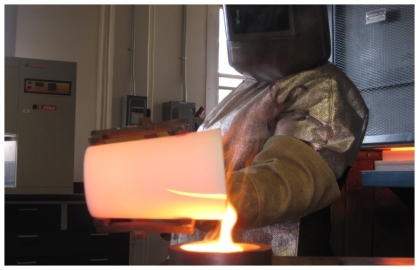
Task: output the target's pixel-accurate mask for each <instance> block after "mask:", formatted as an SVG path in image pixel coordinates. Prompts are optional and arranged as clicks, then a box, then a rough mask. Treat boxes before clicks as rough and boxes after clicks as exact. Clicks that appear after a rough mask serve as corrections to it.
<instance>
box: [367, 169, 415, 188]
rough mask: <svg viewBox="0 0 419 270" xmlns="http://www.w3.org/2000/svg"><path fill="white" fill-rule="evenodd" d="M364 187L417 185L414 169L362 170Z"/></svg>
mask: <svg viewBox="0 0 419 270" xmlns="http://www.w3.org/2000/svg"><path fill="white" fill-rule="evenodd" d="M362 186H364V187H409V188H413V187H415V172H414V171H362Z"/></svg>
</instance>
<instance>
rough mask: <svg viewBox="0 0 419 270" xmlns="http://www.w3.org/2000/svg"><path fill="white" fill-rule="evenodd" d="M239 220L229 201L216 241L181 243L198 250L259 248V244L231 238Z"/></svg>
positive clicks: (183, 247) (230, 250) (232, 250)
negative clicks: (240, 241)
mask: <svg viewBox="0 0 419 270" xmlns="http://www.w3.org/2000/svg"><path fill="white" fill-rule="evenodd" d="M236 220H237V213H236V211H235V210H234V207H233V206H232V205H231V204H230V203H228V204H227V211H226V214H225V216H224V219H223V220H222V222H221V231H220V237H219V238H218V240H215V241H202V242H194V243H190V244H184V245H181V248H182V249H184V250H188V251H196V252H222V253H226V252H237V251H243V250H244V249H246V250H254V249H257V248H258V246H257V245H252V244H243V243H234V242H233V240H232V238H231V230H232V229H233V226H234V224H235V223H236Z"/></svg>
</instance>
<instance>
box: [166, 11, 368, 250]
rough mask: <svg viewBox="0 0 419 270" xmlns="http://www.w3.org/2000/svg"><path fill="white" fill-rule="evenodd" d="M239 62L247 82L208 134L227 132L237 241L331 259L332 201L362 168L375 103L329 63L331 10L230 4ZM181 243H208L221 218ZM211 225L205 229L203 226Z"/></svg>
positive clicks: (208, 123) (208, 125) (215, 114)
mask: <svg viewBox="0 0 419 270" xmlns="http://www.w3.org/2000/svg"><path fill="white" fill-rule="evenodd" d="M223 8H224V13H225V22H226V32H227V43H228V44H227V46H228V54H229V62H230V65H231V66H232V67H234V68H235V69H236V70H237V71H238V72H239V73H241V74H243V75H245V76H246V79H245V80H244V81H243V82H242V83H241V84H240V85H239V86H238V87H237V88H236V89H235V90H233V91H232V92H231V93H230V94H229V95H228V96H227V97H225V98H224V99H223V100H222V101H221V102H220V103H219V104H218V106H217V107H216V108H215V109H213V110H212V111H211V112H210V113H209V115H208V116H207V117H206V118H205V120H204V122H203V123H202V125H201V126H200V127H199V129H198V131H203V130H207V129H214V128H220V129H221V133H222V137H223V147H224V158H225V167H226V179H227V192H228V200H229V201H230V202H231V203H232V204H233V206H234V207H235V209H236V211H237V214H238V219H237V222H236V225H235V227H234V230H233V240H234V241H235V242H250V243H252V242H254V243H265V244H269V245H271V247H272V251H273V254H274V255H277V256H329V255H333V251H332V249H331V247H330V205H331V204H332V203H333V202H334V201H335V200H336V199H338V197H339V196H340V189H339V186H338V181H337V179H339V178H342V177H345V172H347V171H348V168H350V166H352V165H353V163H354V162H355V159H356V157H357V153H358V151H359V149H360V147H361V143H362V141H363V138H364V135H365V131H366V128H367V123H368V108H367V107H366V105H365V102H364V100H363V98H362V96H361V94H360V93H359V91H358V89H357V88H356V86H355V85H354V84H353V83H352V81H351V80H350V79H349V78H348V77H347V76H346V75H345V74H344V73H343V72H342V71H341V70H339V69H338V68H337V67H336V66H335V65H333V64H331V63H330V62H328V58H329V56H330V34H329V26H328V15H327V8H326V6H305V5H296V6H280V5H275V6H269V5H263V6H257V5H251V6H241V5H226V6H224V7H223ZM197 224H198V225H197V228H196V229H195V233H194V234H193V235H177V234H174V235H172V237H171V244H183V243H186V242H191V241H198V240H202V239H203V238H204V237H205V235H206V234H207V232H208V228H210V229H211V226H208V225H209V224H211V222H208V223H205V222H198V223H197ZM200 224H201V225H200Z"/></svg>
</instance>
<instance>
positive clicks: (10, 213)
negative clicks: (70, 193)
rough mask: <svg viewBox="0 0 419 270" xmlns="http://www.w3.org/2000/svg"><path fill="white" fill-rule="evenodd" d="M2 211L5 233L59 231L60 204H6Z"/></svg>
mask: <svg viewBox="0 0 419 270" xmlns="http://www.w3.org/2000/svg"><path fill="white" fill-rule="evenodd" d="M4 210H5V217H4V219H5V230H6V232H7V233H9V232H22V233H30V232H35V233H37V232H45V231H58V230H60V229H61V204H6V205H5V208H4Z"/></svg>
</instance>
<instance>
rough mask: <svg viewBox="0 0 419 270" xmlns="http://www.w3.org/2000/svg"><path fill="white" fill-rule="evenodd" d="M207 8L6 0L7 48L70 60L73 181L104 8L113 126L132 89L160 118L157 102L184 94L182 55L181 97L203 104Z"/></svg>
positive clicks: (92, 121)
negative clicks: (10, 1)
mask: <svg viewBox="0 0 419 270" xmlns="http://www.w3.org/2000/svg"><path fill="white" fill-rule="evenodd" d="M207 8H208V6H206V5H188V6H187V8H186V16H184V13H183V6H182V5H155V6H154V5H136V6H135V9H133V6H131V5H115V6H107V7H106V10H107V11H108V13H107V14H104V12H103V10H104V6H100V5H17V6H15V5H6V6H5V13H6V14H5V15H6V16H5V19H6V22H5V26H6V27H5V28H6V29H5V32H6V33H5V45H6V46H5V48H6V50H5V55H6V56H16V57H24V58H36V59H47V60H59V61H70V62H77V90H76V91H77V93H76V129H75V156H74V160H75V168H74V170H75V179H74V181H75V182H82V181H83V158H84V152H85V150H86V148H87V147H88V138H89V136H90V132H91V131H92V130H94V129H96V128H97V126H98V125H97V122H98V117H99V116H98V111H100V110H101V106H102V105H101V104H98V103H99V102H98V99H97V97H98V95H99V94H100V93H99V92H101V89H100V87H98V85H101V84H100V80H101V79H103V78H102V77H103V76H102V77H101V73H100V72H101V69H103V66H102V64H103V62H101V61H100V60H101V55H103V36H101V35H100V33H101V31H103V27H104V20H103V16H107V18H108V20H105V22H106V23H107V24H106V25H105V27H107V29H110V31H108V32H107V33H111V35H108V36H107V37H108V40H107V42H108V43H107V45H109V44H110V45H111V46H110V47H108V51H107V52H108V55H109V59H110V60H111V68H110V69H109V70H110V72H109V73H107V75H108V74H110V76H112V78H111V80H108V82H111V83H112V85H111V87H110V88H111V97H112V98H111V102H110V107H111V112H110V119H109V123H110V124H109V125H108V126H109V127H112V128H113V127H119V126H120V125H121V99H122V97H124V96H126V95H132V94H135V95H140V96H147V98H148V108H149V109H150V111H151V117H152V120H153V121H154V122H160V121H162V103H164V102H168V101H182V100H183V99H184V88H183V86H182V61H183V59H186V85H187V101H189V102H195V103H196V106H197V107H198V108H199V107H200V106H204V105H205V81H206V78H205V76H206V53H205V52H206V31H207V25H206V24H207V20H206V17H207ZM109 12H110V13H109ZM109 14H110V15H109ZM185 17H186V27H184V26H183V19H184V18H185ZM109 18H110V19H109ZM184 28H186V39H183V37H182V33H183V32H182V31H183V29H184ZM109 39H111V40H109ZM184 40H186V47H185V48H186V57H184V58H183V57H182V48H183V41H184ZM109 48H111V49H109ZM133 71H134V72H133ZM133 82H135V83H133Z"/></svg>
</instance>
